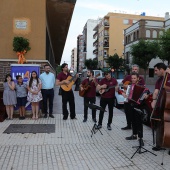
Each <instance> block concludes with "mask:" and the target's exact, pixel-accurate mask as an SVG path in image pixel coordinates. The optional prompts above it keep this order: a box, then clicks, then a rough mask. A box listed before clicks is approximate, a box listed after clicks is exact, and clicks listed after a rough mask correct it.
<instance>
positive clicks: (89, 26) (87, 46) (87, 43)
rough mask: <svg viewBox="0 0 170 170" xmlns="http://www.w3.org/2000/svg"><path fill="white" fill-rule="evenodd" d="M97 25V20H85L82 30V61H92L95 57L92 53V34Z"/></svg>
mask: <svg viewBox="0 0 170 170" xmlns="http://www.w3.org/2000/svg"><path fill="white" fill-rule="evenodd" d="M97 24H98V20H93V19H89V20H87V22H86V24H85V26H84V29H83V41H84V50H83V57H84V59H85V60H86V59H90V58H91V59H93V58H95V55H94V53H93V50H94V47H93V41H94V40H93V34H94V30H93V29H94V27H95V26H96V25H97Z"/></svg>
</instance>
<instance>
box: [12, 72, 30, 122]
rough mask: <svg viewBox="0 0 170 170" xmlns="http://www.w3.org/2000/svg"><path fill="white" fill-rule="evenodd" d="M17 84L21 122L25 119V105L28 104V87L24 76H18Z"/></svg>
mask: <svg viewBox="0 0 170 170" xmlns="http://www.w3.org/2000/svg"><path fill="white" fill-rule="evenodd" d="M16 79H17V84H16V85H15V89H16V94H17V105H18V107H19V114H20V117H19V119H20V120H23V119H25V105H26V103H27V85H26V83H23V79H22V76H20V75H18V76H16Z"/></svg>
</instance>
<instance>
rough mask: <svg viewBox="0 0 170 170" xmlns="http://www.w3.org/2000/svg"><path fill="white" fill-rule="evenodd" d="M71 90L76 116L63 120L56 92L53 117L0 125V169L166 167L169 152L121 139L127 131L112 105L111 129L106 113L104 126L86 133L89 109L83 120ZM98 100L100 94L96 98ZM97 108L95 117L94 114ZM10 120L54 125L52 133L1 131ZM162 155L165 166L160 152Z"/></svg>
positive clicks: (148, 135) (147, 139)
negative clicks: (139, 148)
mask: <svg viewBox="0 0 170 170" xmlns="http://www.w3.org/2000/svg"><path fill="white" fill-rule="evenodd" d="M74 93H75V101H76V113H77V120H71V119H70V118H69V119H68V120H66V121H65V120H62V114H61V113H62V108H61V107H62V103H61V96H59V95H58V88H56V90H55V101H54V116H55V118H54V119H52V118H47V119H44V118H40V119H39V120H31V119H30V118H27V119H25V120H19V119H13V120H5V121H4V122H2V123H0V170H37V169H38V170H144V169H146V170H152V169H153V170H154V169H155V170H161V169H166V170H170V155H168V151H167V150H166V151H165V152H164V153H163V151H159V152H154V153H155V154H157V156H154V155H152V154H150V153H149V152H145V153H143V154H139V153H137V154H136V155H135V156H134V157H133V159H131V156H132V155H133V153H134V152H135V151H136V149H135V148H132V146H137V145H138V141H137V140H135V141H126V140H125V137H127V136H130V135H131V133H132V132H131V130H128V131H122V130H121V127H124V126H125V125H126V120H125V115H124V113H123V112H122V111H120V110H118V109H116V108H115V109H114V117H113V123H112V131H108V130H107V127H106V126H107V118H108V114H107V113H105V116H104V120H103V128H102V129H101V132H102V133H103V135H101V134H100V132H97V133H96V134H94V135H93V136H92V137H91V129H92V127H93V122H92V119H91V111H89V116H88V121H87V122H86V123H83V122H82V121H83V98H81V97H79V96H78V92H77V91H76V92H74ZM97 104H99V97H97ZM98 115H99V114H98V112H97V118H98ZM10 124H55V133H50V134H47V133H37V134H32V133H25V134H20V133H18V134H15V133H13V134H4V133H3V132H4V131H5V129H6V128H7V127H8V126H9V125H10ZM144 143H145V146H144V147H145V148H146V149H148V150H150V151H152V132H151V129H150V128H149V127H146V126H144ZM163 154H164V165H161V163H162V156H163Z"/></svg>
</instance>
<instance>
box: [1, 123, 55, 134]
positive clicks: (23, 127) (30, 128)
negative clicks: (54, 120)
mask: <svg viewBox="0 0 170 170" xmlns="http://www.w3.org/2000/svg"><path fill="white" fill-rule="evenodd" d="M3 133H55V124H11V125H9V126H8V128H7V129H6V130H5V131H4V132H3Z"/></svg>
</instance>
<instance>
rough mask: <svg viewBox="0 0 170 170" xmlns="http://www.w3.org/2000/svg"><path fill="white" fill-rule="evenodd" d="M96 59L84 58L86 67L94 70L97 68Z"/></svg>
mask: <svg viewBox="0 0 170 170" xmlns="http://www.w3.org/2000/svg"><path fill="white" fill-rule="evenodd" d="M97 65H98V61H97V60H96V59H93V60H92V59H87V60H85V66H86V67H87V69H92V70H95V69H97Z"/></svg>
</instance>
